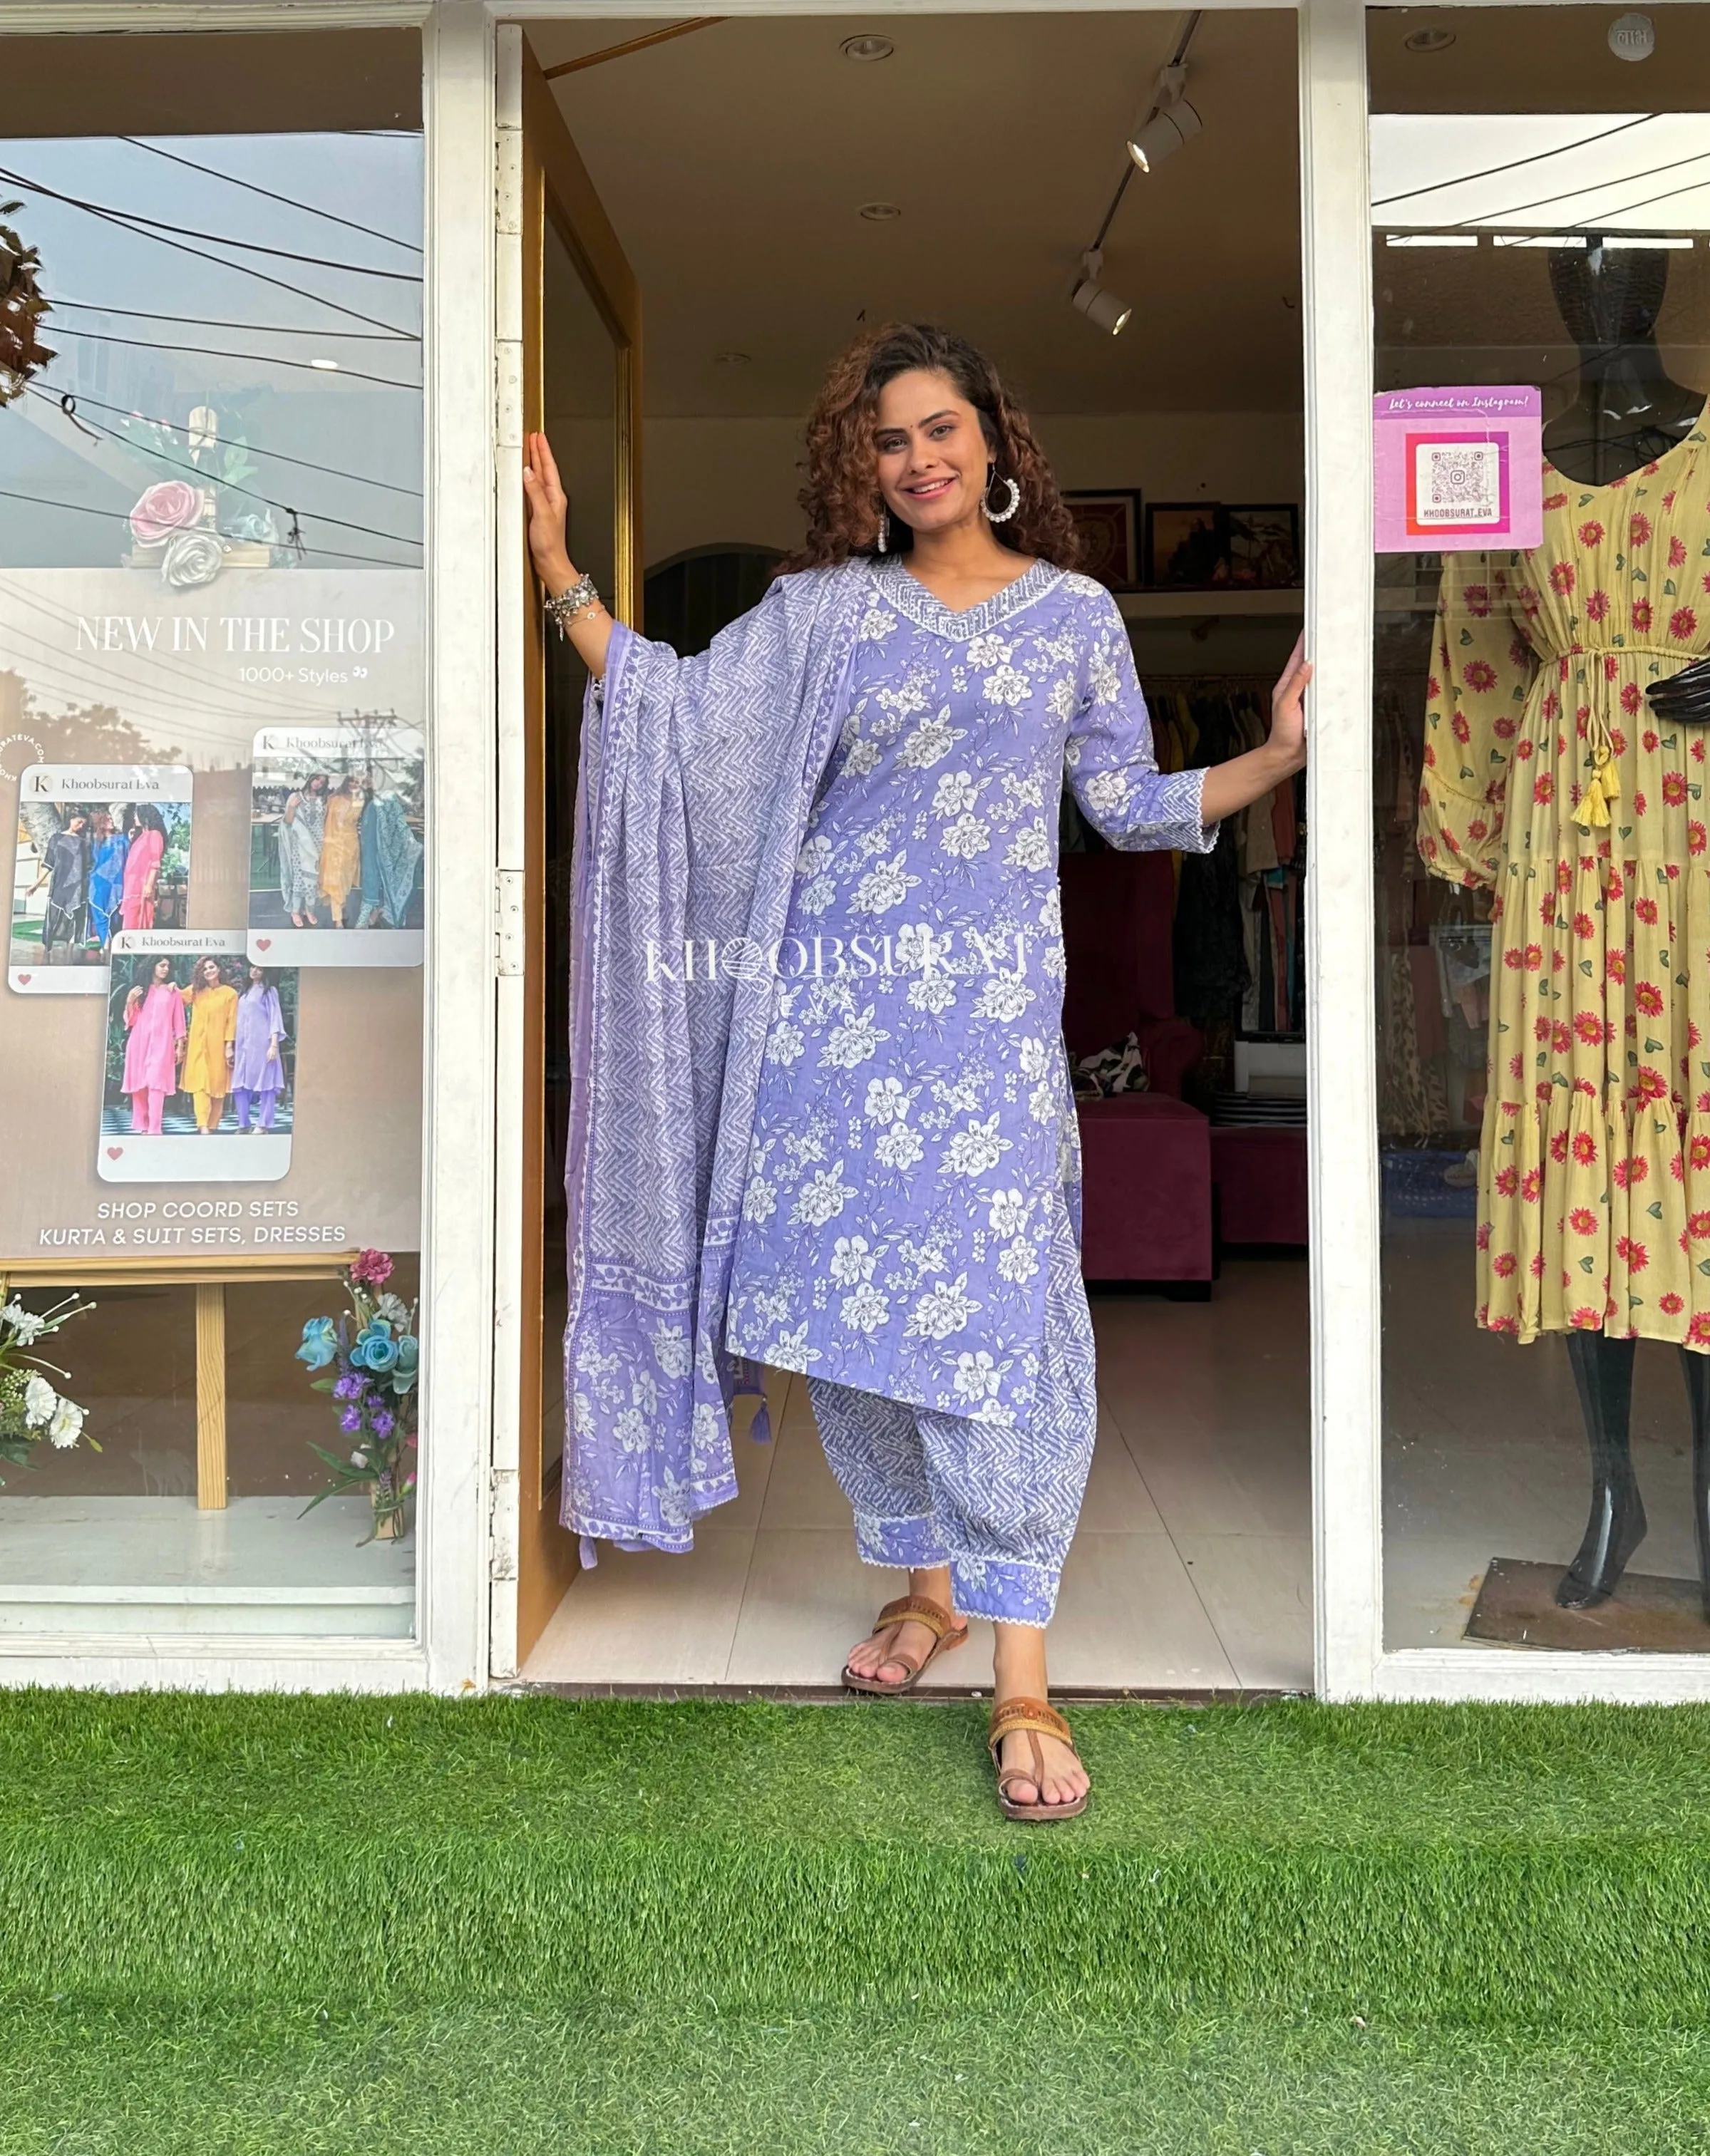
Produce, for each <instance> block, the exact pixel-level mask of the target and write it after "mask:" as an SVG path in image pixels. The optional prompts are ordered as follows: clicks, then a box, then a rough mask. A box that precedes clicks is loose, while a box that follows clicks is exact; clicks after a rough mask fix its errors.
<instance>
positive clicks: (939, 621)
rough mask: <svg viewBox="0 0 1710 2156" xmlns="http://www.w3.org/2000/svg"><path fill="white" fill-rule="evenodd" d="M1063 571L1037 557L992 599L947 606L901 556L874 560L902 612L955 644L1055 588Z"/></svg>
mask: <svg viewBox="0 0 1710 2156" xmlns="http://www.w3.org/2000/svg"><path fill="white" fill-rule="evenodd" d="M1062 575H1063V572H1062V571H1061V570H1060V569H1059V568H1056V567H1054V566H1053V565H1052V564H1051V563H1050V562H1045V561H1037V562H1033V563H1032V564H1031V566H1030V567H1028V568H1025V569H1024V570H1023V571H1022V572H1021V574H1020V575H1019V577H1011V578H1010V580H1009V583H1007V584H1005V585H1004V588H1003V589H1002V590H1001V591H997V592H994V593H992V595H991V597H990V598H989V599H982V600H981V601H980V602H979V603H978V606H971V607H963V608H959V609H958V608H955V607H947V606H946V605H945V603H944V602H943V601H942V599H941V598H939V597H938V596H937V593H934V592H931V591H929V590H928V589H927V587H926V586H925V585H924V584H923V583H922V582H921V580H920V578H919V577H917V576H915V575H914V574H913V573H912V572H911V570H910V569H909V568H908V567H907V566H906V563H905V562H903V560H902V559H901V557H892V558H891V560H890V561H889V562H883V563H881V562H875V563H874V564H873V581H874V583H876V585H877V586H878V587H879V589H880V590H881V592H882V593H884V594H885V597H886V599H887V600H889V602H890V603H891V605H892V606H894V607H895V608H896V610H897V611H898V613H902V614H905V615H906V617H907V618H908V619H909V620H910V621H911V622H913V623H914V624H915V626H916V627H917V629H931V630H932V632H933V633H934V634H936V635H938V636H944V637H947V638H949V639H950V640H951V642H952V643H953V644H966V643H967V642H968V639H969V638H970V637H975V636H979V635H981V634H983V633H984V632H985V631H986V630H987V629H995V628H996V627H997V625H998V624H999V622H1002V621H1007V620H1008V619H1009V617H1010V616H1011V615H1012V614H1014V613H1019V611H1020V609H1021V608H1023V607H1026V606H1031V605H1032V603H1033V602H1034V601H1035V599H1036V598H1043V596H1044V595H1045V593H1046V592H1048V591H1050V590H1053V589H1054V588H1055V586H1056V585H1057V584H1058V583H1060V581H1061V579H1062Z"/></svg>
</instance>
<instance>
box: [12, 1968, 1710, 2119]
mask: <svg viewBox="0 0 1710 2156" xmlns="http://www.w3.org/2000/svg"><path fill="white" fill-rule="evenodd" d="M1707 2145H1710V2037H1706V2036H1705V2035H1702V2034H1700V2033H1697V2032H1692V2033H1688V2034H1682V2033H1679V2032H1675V2033H1670V2034H1660V2033H1656V2032H1650V2033H1646V2034H1643V2035H1636V2036H1634V2035H1629V2036H1626V2037H1625V2038H1623V2039H1620V2040H1616V2041H1612V2042H1607V2043H1605V2044H1600V2045H1588V2044H1586V2043H1584V2042H1581V2041H1570V2040H1565V2039H1564V2038H1562V2037H1559V2036H1557V2037H1534V2038H1533V2039H1530V2040H1524V2041H1523V2040H1518V2039H1517V2038H1516V2037H1514V2036H1513V2035H1493V2034H1491V2033H1488V2032H1483V2031H1473V2030H1413V2029H1409V2030H1398V2029H1392V2028H1387V2027H1382V2026H1376V2025H1369V2026H1368V2027H1366V2028H1364V2029H1362V2028H1360V2027H1359V2026H1358V2025H1357V2024H1355V2023H1354V2022H1353V2021H1352V2020H1349V2019H1347V2018H1345V2017H1344V2018H1343V2019H1341V2020H1335V2021H1326V2022H1324V2023H1320V2024H1302V2023H1299V2022H1296V2023H1293V2024H1288V2023H1279V2022H1265V2021H1253V2020H1247V2021H1239V2022H1238V2021H1231V2020H1223V2019H1220V2018H1216V2017H1211V2016H1206V2015H1186V2016H1183V2017H1180V2018H1179V2019H1177V2020H1174V2021H1173V2022H1171V2023H1170V2024H1169V2025H1167V2026H1166V2025H1157V2024H1151V2025H1128V2026H1123V2025H1117V2024H1112V2023H1109V2022H1101V2021H1096V2020H1086V2019H1084V2018H1081V2017H1077V2016H1075V2015H1071V2014H1065V2013H1061V2012H1049V2011H1042V2010H1036V2009H1030V2008H1025V2007H1012V2008H1009V2009H1008V2010H1004V2011H1003V2012H992V2011H986V2012H984V2013H982V2014H978V2015H976V2014H973V2013H970V2012H969V2011H968V2010H967V2009H966V2008H963V2007H958V2005H957V2004H956V2003H955V2002H954V2001H953V2000H951V1999H946V1998H945V1997H944V1996H942V1994H939V1993H937V1992H935V1991H934V1990H933V1989H932V1987H931V1986H930V1985H929V1984H927V1983H926V1982H925V1981H924V1979H922V1989H921V1994H920V1995H919V1996H918V1997H915V1996H914V1995H912V1994H910V1995H906V1996H903V1997H900V1998H897V1999H894V2000H892V2001H891V2002H889V2003H887V2005H886V2006H885V2007H884V2008H883V2009H882V2010H875V2011H868V2012H860V2013H851V2012H849V2011H847V2010H845V2011H842V2012H825V2011H822V2012H817V2013H810V2012H805V2011H803V2010H800V2009H797V2010H793V2011H791V2012H787V2013H784V2014H782V2015H778V2016H777V2017H773V2018H770V2019H768V2020H757V2019H754V2018H751V2017H731V2016H726V2015H717V2014H716V2013H714V2012H712V2011H711V2010H710V2009H708V2008H707V2007H706V2006H705V2005H703V2006H702V2007H701V2009H700V2010H698V2011H692V2012H691V2011H684V2012H680V2013H673V2014H665V2013H660V2012H654V2013H646V2012H643V2011H639V2010H636V2009H634V2008H629V2007H622V2006H618V2005H611V2004H606V2003H593V2004H589V2005H582V2006H578V2007H568V2008H565V2009H562V2010H557V2011H550V2012H546V2011H542V2010H539V2009H537V2008H531V2007H528V2006H519V2007H517V2008H516V2009H514V2010H508V2011H507V2010H501V2009H498V2008H493V2009H488V2010H467V2009H465V2010H460V2009H456V2008H450V2007H429V2008H423V2009H420V2010H415V2011H413V2012H410V2013H406V2014H403V2015H394V2014H390V2013H384V2012H381V2013H375V2012H367V2013H362V2014H341V2013H324V2012H323V2011H321V2010H313V2009H305V2010H300V2011H299V2012H298V2013H296V2014H295V2015H280V2014H278V2013H267V2012H261V2011H249V2012H235V2011H234V2012H228V2013H225V2014H208V2013H204V2012H198V2011H195V2010H180V2011H177V2012H175V2013H170V2014H154V2015H116V2014H112V2013H107V2012H90V2011H88V2010H79V2009H77V2008H75V2007H73V2006H70V2005H63V2006H60V2007H59V2008H54V2009H51V2010H48V2011H46V2012H37V2013H33V2014H31V2015H27V2016H23V2017H20V2018H19V2019H18V2020H14V2021H13V2022H11V2023H9V2024H8V2030H7V2039H6V2042H5V2044H4V2045H3V2046H0V2156H368V2152H371V2151H372V2152H374V2156H537V2152H538V2156H756V2152H761V2151H764V2152H773V2151H776V2152H778V2156H822V2152H823V2156H899V2152H901V2151H905V2150H906V2151H909V2152H914V2156H1040V2152H1042V2151H1070V2150H1073V2151H1075V2152H1076V2156H1140V2152H1144V2156H1403V2152H1405V2156H1468V2152H1470V2151H1474V2150H1483V2149H1487V2148H1490V2149H1509V2150H1513V2151H1516V2152H1523V2156H1641V2152H1642V2156H1687V2152H1692V2156H1702V2152H1703V2150H1704V2148H1706V2146H1707Z"/></svg>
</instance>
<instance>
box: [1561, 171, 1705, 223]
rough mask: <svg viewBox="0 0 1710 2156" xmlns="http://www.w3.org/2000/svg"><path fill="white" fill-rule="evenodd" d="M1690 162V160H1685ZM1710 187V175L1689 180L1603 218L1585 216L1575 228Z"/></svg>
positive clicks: (1624, 206)
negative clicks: (1682, 185) (1682, 184)
mask: <svg viewBox="0 0 1710 2156" xmlns="http://www.w3.org/2000/svg"><path fill="white" fill-rule="evenodd" d="M1683 162H1690V161H1683ZM1705 187H1710V176H1706V177H1704V178H1702V179H1697V180H1688V181H1687V183H1686V185H1685V186H1684V187H1669V188H1666V190H1665V191H1664V192H1663V193H1661V194H1660V195H1646V196H1643V197H1642V198H1641V199H1640V200H1639V201H1638V202H1636V203H1618V204H1617V205H1616V207H1615V208H1614V209H1610V210H1605V212H1604V213H1603V215H1602V217H1601V218H1593V217H1585V218H1580V219H1579V224H1578V225H1577V226H1576V227H1575V229H1576V230H1577V229H1581V228H1583V229H1585V230H1588V231H1590V230H1594V229H1595V228H1596V227H1597V226H1598V225H1599V224H1600V223H1605V224H1606V223H1608V221H1609V219H1610V218H1612V217H1630V216H1631V215H1632V214H1633V212H1634V211H1635V210H1636V209H1649V208H1651V205H1652V204H1653V203H1660V202H1672V201H1673V200H1674V198H1675V197H1676V196H1677V195H1695V194H1698V193H1701V192H1702V190H1703V189H1704V188H1705Z"/></svg>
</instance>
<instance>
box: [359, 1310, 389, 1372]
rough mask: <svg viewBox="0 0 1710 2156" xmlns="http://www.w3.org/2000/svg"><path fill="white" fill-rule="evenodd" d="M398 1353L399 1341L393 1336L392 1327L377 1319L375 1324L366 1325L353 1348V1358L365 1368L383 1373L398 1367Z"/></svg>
mask: <svg viewBox="0 0 1710 2156" xmlns="http://www.w3.org/2000/svg"><path fill="white" fill-rule="evenodd" d="M351 1360H352V1362H353V1363H358V1364H360V1365H361V1367H362V1368H363V1369H365V1370H372V1371H374V1372H376V1373H377V1374H383V1373H385V1372H386V1371H388V1370H391V1369H395V1368H397V1365H398V1342H396V1341H395V1340H394V1339H393V1337H392V1332H391V1329H390V1328H389V1327H388V1326H386V1325H383V1324H382V1323H381V1322H380V1321H379V1320H378V1319H376V1321H375V1322H374V1323H373V1324H372V1325H365V1326H364V1327H362V1331H361V1332H359V1333H358V1334H357V1337H356V1343H355V1345H354V1346H353V1347H352V1349H351Z"/></svg>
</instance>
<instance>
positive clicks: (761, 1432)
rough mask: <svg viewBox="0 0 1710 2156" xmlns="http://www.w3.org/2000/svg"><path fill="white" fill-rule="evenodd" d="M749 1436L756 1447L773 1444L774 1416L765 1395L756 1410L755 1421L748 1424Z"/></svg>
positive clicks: (762, 1395) (761, 1397) (761, 1396)
mask: <svg viewBox="0 0 1710 2156" xmlns="http://www.w3.org/2000/svg"><path fill="white" fill-rule="evenodd" d="M748 1435H749V1436H750V1437H752V1439H753V1440H754V1442H755V1444H756V1445H770V1444H771V1442H772V1416H771V1413H770V1411H769V1410H768V1407H767V1405H766V1395H765V1394H764V1393H762V1394H761V1395H760V1404H759V1406H758V1407H757V1408H756V1409H755V1410H754V1419H753V1421H752V1422H751V1423H750V1424H748Z"/></svg>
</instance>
